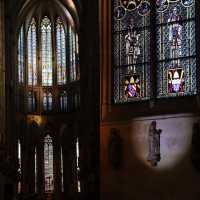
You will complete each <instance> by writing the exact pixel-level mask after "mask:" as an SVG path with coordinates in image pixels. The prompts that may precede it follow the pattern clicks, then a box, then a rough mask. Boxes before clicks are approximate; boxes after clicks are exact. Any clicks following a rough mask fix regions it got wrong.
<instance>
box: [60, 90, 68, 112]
mask: <svg viewBox="0 0 200 200" xmlns="http://www.w3.org/2000/svg"><path fill="white" fill-rule="evenodd" d="M67 107H68V97H67V92H66V91H63V92H62V93H61V95H60V109H61V111H67Z"/></svg>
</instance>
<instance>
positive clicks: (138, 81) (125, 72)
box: [113, 0, 150, 103]
mask: <svg viewBox="0 0 200 200" xmlns="http://www.w3.org/2000/svg"><path fill="white" fill-rule="evenodd" d="M113 66H114V76H113V78H114V80H113V81H114V84H113V86H114V87H113V89H114V94H113V95H114V96H113V99H114V102H115V103H124V102H132V101H138V100H145V99H148V98H149V96H150V1H123V0H120V1H119V0H113Z"/></svg>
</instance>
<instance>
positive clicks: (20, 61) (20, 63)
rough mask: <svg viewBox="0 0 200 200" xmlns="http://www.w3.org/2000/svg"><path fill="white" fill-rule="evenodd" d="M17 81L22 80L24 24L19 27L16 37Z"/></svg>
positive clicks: (21, 81) (20, 81)
mask: <svg viewBox="0 0 200 200" xmlns="http://www.w3.org/2000/svg"><path fill="white" fill-rule="evenodd" d="M18 82H19V83H23V82H24V26H22V27H21V29H20V32H19V37H18Z"/></svg>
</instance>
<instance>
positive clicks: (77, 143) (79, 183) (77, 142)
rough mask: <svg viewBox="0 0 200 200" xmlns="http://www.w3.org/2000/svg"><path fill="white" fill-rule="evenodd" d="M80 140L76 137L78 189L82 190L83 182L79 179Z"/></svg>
mask: <svg viewBox="0 0 200 200" xmlns="http://www.w3.org/2000/svg"><path fill="white" fill-rule="evenodd" d="M79 156H80V154H79V140H78V138H77V139H76V171H77V191H78V192H81V182H80V179H79V174H80V167H79Z"/></svg>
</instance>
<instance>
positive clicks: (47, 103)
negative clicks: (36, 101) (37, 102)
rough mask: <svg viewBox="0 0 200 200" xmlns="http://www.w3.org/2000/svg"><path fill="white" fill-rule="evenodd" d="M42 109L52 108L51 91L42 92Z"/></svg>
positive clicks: (48, 109)
mask: <svg viewBox="0 0 200 200" xmlns="http://www.w3.org/2000/svg"><path fill="white" fill-rule="evenodd" d="M43 109H44V111H51V110H52V109H53V95H52V93H51V92H44V94H43Z"/></svg>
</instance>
